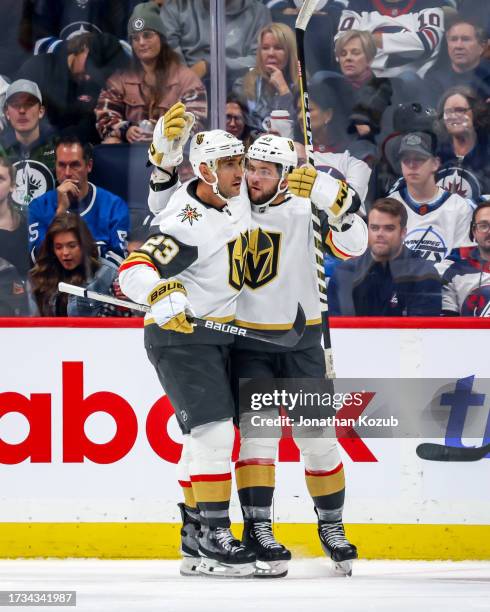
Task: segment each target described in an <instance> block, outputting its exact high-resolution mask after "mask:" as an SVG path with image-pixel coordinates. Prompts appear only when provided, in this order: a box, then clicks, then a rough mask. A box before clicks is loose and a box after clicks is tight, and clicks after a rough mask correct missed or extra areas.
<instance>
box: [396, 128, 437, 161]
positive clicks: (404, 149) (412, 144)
mask: <svg viewBox="0 0 490 612" xmlns="http://www.w3.org/2000/svg"><path fill="white" fill-rule="evenodd" d="M398 153H399V155H400V156H402V155H403V154H404V153H418V154H419V155H422V156H424V157H432V156H433V155H434V152H433V150H432V138H431V136H430V134H426V133H424V132H410V133H409V134H405V135H404V136H402V139H401V142H400V148H399V150H398Z"/></svg>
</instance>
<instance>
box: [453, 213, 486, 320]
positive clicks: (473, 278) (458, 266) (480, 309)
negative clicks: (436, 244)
mask: <svg viewBox="0 0 490 612" xmlns="http://www.w3.org/2000/svg"><path fill="white" fill-rule="evenodd" d="M471 239H472V240H473V239H474V240H475V242H476V245H477V246H476V247H473V248H469V249H460V252H459V253H458V254H457V255H454V256H452V257H450V258H448V259H447V260H446V261H445V264H446V265H447V268H446V270H445V271H444V273H443V275H442V280H443V288H442V314H443V315H446V316H458V315H460V316H462V317H488V316H489V315H490V202H482V203H481V204H480V205H479V206H478V207H477V208H475V210H474V212H473V219H472V222H471Z"/></svg>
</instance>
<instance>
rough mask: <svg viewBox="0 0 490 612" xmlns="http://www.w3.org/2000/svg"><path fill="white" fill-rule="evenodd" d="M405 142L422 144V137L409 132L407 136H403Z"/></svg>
mask: <svg viewBox="0 0 490 612" xmlns="http://www.w3.org/2000/svg"><path fill="white" fill-rule="evenodd" d="M405 142H406V143H407V144H408V145H412V146H414V145H419V144H422V138H420V136H418V135H417V134H409V135H408V136H406V137H405Z"/></svg>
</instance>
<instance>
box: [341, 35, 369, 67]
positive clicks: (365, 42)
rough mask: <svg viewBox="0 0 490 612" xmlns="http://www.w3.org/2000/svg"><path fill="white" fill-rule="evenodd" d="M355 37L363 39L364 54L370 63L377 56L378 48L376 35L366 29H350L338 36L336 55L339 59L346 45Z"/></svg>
mask: <svg viewBox="0 0 490 612" xmlns="http://www.w3.org/2000/svg"><path fill="white" fill-rule="evenodd" d="M355 38H358V39H359V40H360V41H361V47H362V50H363V51H364V55H365V56H366V59H367V61H368V63H369V64H370V63H371V62H372V61H373V59H374V58H375V57H376V53H377V51H378V49H377V48H376V43H375V42H374V37H373V35H372V34H371V32H367V31H365V30H349V31H348V32H344V33H343V34H341V35H340V36H339V37H338V38H337V40H336V41H335V57H336V58H337V61H338V59H339V58H340V54H341V53H342V51H343V50H344V47H345V45H346V44H347V43H349V42H350V41H351V40H354V39H355Z"/></svg>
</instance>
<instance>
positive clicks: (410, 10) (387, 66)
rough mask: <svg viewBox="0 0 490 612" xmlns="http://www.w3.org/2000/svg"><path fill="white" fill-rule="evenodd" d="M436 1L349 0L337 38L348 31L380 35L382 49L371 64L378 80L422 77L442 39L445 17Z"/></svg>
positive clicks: (432, 60) (431, 63)
mask: <svg viewBox="0 0 490 612" xmlns="http://www.w3.org/2000/svg"><path fill="white" fill-rule="evenodd" d="M443 4H445V3H443V2H438V1H437V0H400V1H399V2H387V1H386V0H351V1H350V3H349V7H348V8H347V9H345V10H344V11H342V15H341V17H340V22H339V29H338V32H337V35H336V38H338V37H339V36H340V35H341V34H342V32H345V31H347V30H364V31H367V32H371V33H372V34H374V33H381V34H382V35H383V36H382V38H383V48H382V49H378V52H377V54H376V57H375V58H374V60H373V63H372V64H371V67H372V69H373V72H374V73H375V75H376V76H379V77H388V78H390V77H396V76H398V75H400V74H401V73H402V72H404V71H405V70H411V71H413V72H417V73H418V74H419V75H420V76H423V75H424V74H425V73H426V72H427V70H428V69H429V68H430V67H431V66H432V65H433V64H434V62H435V60H436V59H437V55H438V53H439V49H440V45H441V41H442V39H443V36H444V13H443V11H442V8H440V6H441V5H443Z"/></svg>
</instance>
